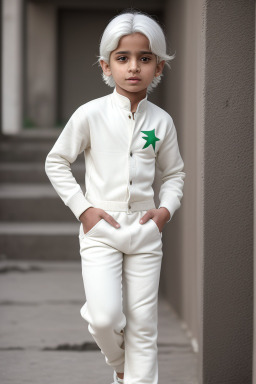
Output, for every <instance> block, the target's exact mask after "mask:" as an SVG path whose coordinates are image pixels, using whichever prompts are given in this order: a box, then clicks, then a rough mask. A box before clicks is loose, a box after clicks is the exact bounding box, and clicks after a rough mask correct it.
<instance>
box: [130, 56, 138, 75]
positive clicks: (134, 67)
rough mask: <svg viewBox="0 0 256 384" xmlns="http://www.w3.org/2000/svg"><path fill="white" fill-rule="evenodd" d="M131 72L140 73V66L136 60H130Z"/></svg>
mask: <svg viewBox="0 0 256 384" xmlns="http://www.w3.org/2000/svg"><path fill="white" fill-rule="evenodd" d="M129 71H130V72H133V73H134V72H139V71H140V66H139V63H138V61H137V60H136V59H131V60H130V66H129Z"/></svg>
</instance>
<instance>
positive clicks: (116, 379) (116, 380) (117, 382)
mask: <svg viewBox="0 0 256 384" xmlns="http://www.w3.org/2000/svg"><path fill="white" fill-rule="evenodd" d="M113 378H114V382H113V383H112V384H123V383H124V380H123V379H120V377H118V376H117V373H116V371H114V375H113Z"/></svg>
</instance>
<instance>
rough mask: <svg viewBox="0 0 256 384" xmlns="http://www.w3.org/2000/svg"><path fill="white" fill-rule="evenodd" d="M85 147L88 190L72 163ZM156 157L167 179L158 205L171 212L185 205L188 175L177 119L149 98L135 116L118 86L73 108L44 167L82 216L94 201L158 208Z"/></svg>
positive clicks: (130, 208) (120, 207) (117, 207)
mask: <svg viewBox="0 0 256 384" xmlns="http://www.w3.org/2000/svg"><path fill="white" fill-rule="evenodd" d="M83 151H84V155H85V163H86V173H85V185H86V193H85V195H84V193H83V191H82V189H81V187H80V185H79V184H78V183H77V182H76V180H75V178H74V177H73V175H72V173H71V168H70V163H73V162H74V161H75V160H76V158H77V156H78V155H79V154H80V153H81V152H83ZM155 162H157V164H158V166H159V168H160V170H161V171H162V181H163V184H162V185H161V189H160V193H159V200H160V205H159V207H158V208H160V207H166V208H167V209H168V210H169V212H170V214H171V217H172V216H173V214H174V212H175V211H176V209H178V208H179V207H180V205H181V204H180V200H181V198H182V196H183V193H182V189H183V184H184V181H183V180H184V177H185V173H184V172H182V170H183V167H184V163H183V160H182V158H181V156H180V152H179V147H178V142H177V134H176V129H175V126H174V123H173V120H172V118H171V116H170V115H169V114H168V113H167V112H165V111H164V110H163V109H161V108H159V107H157V106H156V105H155V104H153V103H151V102H150V101H148V100H147V97H145V99H143V100H141V101H140V103H139V105H138V107H137V111H136V112H135V114H134V119H133V115H132V113H131V106H130V100H129V99H128V98H127V97H125V96H122V95H120V94H119V93H118V92H117V91H116V89H114V92H113V93H111V94H109V95H107V96H104V97H100V98H98V99H95V100H92V101H89V102H88V103H85V104H83V105H82V106H80V107H79V108H78V109H77V110H76V111H75V112H74V113H73V115H72V116H71V118H70V119H69V121H68V122H67V124H66V126H65V127H64V129H63V130H62V132H61V134H60V136H59V137H58V139H57V141H56V143H55V144H54V146H53V148H52V149H51V151H50V152H49V154H48V156H47V158H46V162H45V171H46V173H47V175H48V177H49V179H50V181H51V183H52V185H53V187H54V188H55V189H56V191H57V193H58V194H59V196H60V197H61V199H62V200H63V201H64V203H65V204H66V205H67V206H68V207H69V208H70V209H71V210H72V212H73V213H74V215H75V216H76V218H77V220H79V216H80V215H81V214H82V213H83V212H84V211H85V210H86V209H87V208H89V207H92V206H94V207H97V208H102V209H104V210H111V211H112V210H113V211H126V212H127V213H131V212H134V211H138V210H148V209H152V208H156V207H155V203H154V199H153V197H154V191H153V188H152V184H153V181H154V177H155ZM171 217H170V219H169V220H168V221H170V220H171Z"/></svg>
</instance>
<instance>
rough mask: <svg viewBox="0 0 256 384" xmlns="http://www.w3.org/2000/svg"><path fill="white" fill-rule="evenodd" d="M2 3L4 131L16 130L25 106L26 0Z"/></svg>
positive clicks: (13, 132)
mask: <svg viewBox="0 0 256 384" xmlns="http://www.w3.org/2000/svg"><path fill="white" fill-rule="evenodd" d="M2 7H3V8H2V28H3V29H2V36H3V43H2V47H3V52H2V132H3V133H4V134H16V133H18V132H19V131H20V130H21V129H22V110H23V102H22V100H23V97H22V73H23V55H22V52H23V49H22V40H23V39H22V20H23V0H3V3H2Z"/></svg>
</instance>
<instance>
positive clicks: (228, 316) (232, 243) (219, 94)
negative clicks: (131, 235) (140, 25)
mask: <svg viewBox="0 0 256 384" xmlns="http://www.w3.org/2000/svg"><path fill="white" fill-rule="evenodd" d="M167 9H168V10H167V12H166V18H167V19H169V22H168V30H169V32H168V36H169V37H170V41H171V43H172V49H174V50H176V54H177V58H176V59H175V61H174V62H173V65H172V68H173V71H171V73H170V75H169V76H168V81H169V87H168V89H167V96H168V95H169V98H167V97H166V101H167V100H168V102H167V105H166V109H167V110H168V111H169V112H170V113H171V115H172V116H173V117H174V120H175V122H176V127H177V130H178V136H179V142H180V148H181V153H182V155H183V158H184V162H185V172H186V173H187V177H186V182H185V188H184V198H183V202H182V207H181V209H180V211H178V212H176V214H175V217H174V219H173V221H172V222H171V223H170V225H169V227H168V230H166V233H165V234H164V241H165V245H164V247H165V251H166V253H165V258H164V262H165V268H164V270H163V273H164V291H165V293H166V295H167V297H168V298H169V300H170V302H171V303H172V305H174V307H175V309H176V310H177V312H178V314H179V315H180V317H181V318H182V319H184V321H185V323H186V324H187V325H188V328H189V329H190V330H191V331H192V335H193V336H194V337H195V338H196V339H197V340H198V341H199V356H200V364H199V374H198V376H199V380H200V383H204V384H208V383H214V384H217V383H218V384H223V383H232V384H236V383H237V384H240V383H245V384H247V383H248V384H249V383H251V382H252V340H253V129H254V125H253V123H254V110H253V100H254V46H255V45H254V43H255V41H254V39H255V36H254V35H255V25H254V21H255V20H254V15H255V13H254V11H255V10H254V1H252V0H251V1H244V0H236V1H234V0H227V1H225V2H224V1H210V0H205V1H202V2H201V1H200V0H197V1H194V2H191V1H189V0H182V1H181V0H173V1H169V3H168V8H167Z"/></svg>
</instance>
